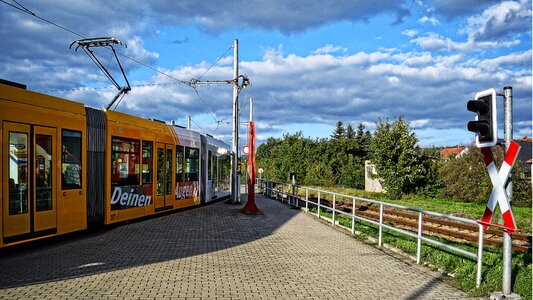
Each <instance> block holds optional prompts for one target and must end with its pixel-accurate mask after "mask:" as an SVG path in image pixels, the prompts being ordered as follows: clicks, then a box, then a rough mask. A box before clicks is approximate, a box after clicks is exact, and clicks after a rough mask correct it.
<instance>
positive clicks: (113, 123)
mask: <svg viewBox="0 0 533 300" xmlns="http://www.w3.org/2000/svg"><path fill="white" fill-rule="evenodd" d="M105 114H106V121H107V137H106V139H107V140H106V144H107V146H106V147H107V148H106V178H107V179H106V199H105V224H112V223H116V222H122V221H126V220H132V219H136V218H140V217H144V216H148V215H152V214H155V213H157V211H156V209H155V204H154V203H155V196H156V195H155V191H156V187H155V182H154V183H153V184H152V194H151V202H150V204H149V205H146V206H142V207H134V208H126V209H119V210H111V197H112V193H113V190H112V186H111V169H112V168H111V152H112V151H111V145H112V138H113V137H121V138H128V139H135V140H139V141H141V142H142V141H150V142H153V160H152V172H153V173H155V172H156V170H157V165H156V159H155V156H156V153H155V149H156V144H157V143H163V144H167V145H168V146H169V147H172V148H173V149H174V150H175V148H176V144H177V143H178V141H177V137H176V135H175V134H174V133H173V132H172V131H171V130H170V127H169V126H168V125H166V124H165V123H162V122H157V121H151V120H147V119H143V118H139V117H136V116H132V115H129V114H124V113H120V112H115V111H110V110H106V111H105ZM173 154H174V156H175V152H173ZM174 173H175V163H173V166H172V174H173V175H172V178H173V179H172V182H173V188H172V193H174V192H175V186H174V183H175V178H174V177H175V174H174ZM153 178H155V174H153ZM153 181H155V179H154V180H153ZM177 208H178V206H177V205H173V207H172V209H177Z"/></svg>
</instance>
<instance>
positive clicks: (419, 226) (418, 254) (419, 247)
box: [416, 213, 422, 264]
mask: <svg viewBox="0 0 533 300" xmlns="http://www.w3.org/2000/svg"><path fill="white" fill-rule="evenodd" d="M421 237H422V213H418V245H417V247H416V263H417V264H419V263H420V252H421V251H422V249H421V248H422V239H421Z"/></svg>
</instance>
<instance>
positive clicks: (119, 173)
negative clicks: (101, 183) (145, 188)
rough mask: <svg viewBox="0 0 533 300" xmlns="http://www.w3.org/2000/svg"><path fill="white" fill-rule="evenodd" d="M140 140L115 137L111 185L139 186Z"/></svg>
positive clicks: (112, 152) (112, 151)
mask: <svg viewBox="0 0 533 300" xmlns="http://www.w3.org/2000/svg"><path fill="white" fill-rule="evenodd" d="M139 146H140V142H139V140H133V139H127V138H121V137H113V138H112V146H111V185H114V186H123V185H138V184H139V182H140V173H141V172H140V158H141V157H140V147H139Z"/></svg>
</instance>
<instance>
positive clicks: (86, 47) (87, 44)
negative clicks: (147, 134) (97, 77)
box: [69, 37, 131, 109]
mask: <svg viewBox="0 0 533 300" xmlns="http://www.w3.org/2000/svg"><path fill="white" fill-rule="evenodd" d="M74 44H77V46H76V48H75V49H74V51H78V48H81V49H83V51H84V52H85V53H86V54H87V56H89V58H90V59H91V60H92V61H93V62H94V63H95V64H96V66H97V67H98V68H99V69H100V70H101V71H102V73H104V75H105V76H106V77H107V78H108V79H109V80H110V81H111V82H112V83H113V85H114V86H115V87H116V88H117V90H118V93H117V94H116V95H115V97H114V98H113V100H111V102H109V104H108V105H107V106H106V109H110V108H111V106H113V104H114V103H115V101H117V99H118V98H119V97H121V99H122V97H124V96H125V95H126V94H127V93H128V92H129V91H131V86H130V83H129V81H128V78H127V77H126V73H125V72H124V68H123V67H122V64H121V63H120V60H119V59H118V56H117V53H116V52H115V48H114V46H115V45H122V46H124V47H127V46H126V44H124V43H123V42H121V41H120V40H118V39H117V38H114V37H99V38H86V39H80V40H77V41H74V42H72V44H70V46H69V49H72V46H73V45H74ZM95 47H104V48H108V49H110V50H111V52H113V55H114V56H115V59H116V61H117V64H118V66H119V68H120V72H122V76H123V77H124V80H125V82H126V84H127V85H126V86H120V85H119V84H118V82H117V81H116V80H115V78H113V75H111V73H110V72H109V71H108V70H107V68H106V67H105V66H104V65H103V64H102V63H101V62H100V60H99V59H98V57H96V55H95V53H94V52H93V50H91V48H95Z"/></svg>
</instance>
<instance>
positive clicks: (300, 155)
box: [257, 117, 531, 206]
mask: <svg viewBox="0 0 533 300" xmlns="http://www.w3.org/2000/svg"><path fill="white" fill-rule="evenodd" d="M469 149H470V151H469V152H468V153H467V154H465V155H463V156H462V157H450V158H446V159H443V158H441V157H440V149H438V148H426V149H423V148H420V147H419V146H418V139H417V138H416V135H415V133H414V132H413V131H412V130H411V129H410V128H409V124H408V123H407V122H406V121H405V120H404V118H403V117H400V118H397V119H395V120H394V121H390V120H388V119H387V120H385V121H380V122H378V123H377V126H376V130H375V132H374V134H373V135H372V134H371V133H370V131H368V130H367V129H366V127H365V125H364V124H362V123H360V124H358V126H357V129H356V130H354V128H353V127H352V126H351V124H348V125H347V126H344V124H343V123H342V122H341V121H339V122H337V126H336V127H335V129H334V131H333V132H332V135H331V136H330V138H328V139H311V138H305V137H303V135H302V133H301V132H298V133H296V134H293V135H290V134H286V135H284V136H283V138H280V139H276V138H269V139H268V140H267V141H266V143H264V144H262V145H261V146H260V147H259V148H258V150H257V166H258V167H260V168H263V169H264V173H263V174H262V176H263V177H266V178H268V179H271V180H275V181H282V182H289V180H290V174H294V175H295V176H296V181H297V183H298V184H301V185H312V186H323V187H332V186H340V187H346V188H355V189H364V185H365V169H364V166H365V161H366V160H371V161H372V162H373V163H374V164H375V165H376V170H377V172H378V175H377V176H378V177H379V178H381V179H383V180H384V187H385V189H386V191H387V194H388V195H387V196H388V197H389V198H395V199H396V198H400V197H402V196H403V195H407V194H411V195H412V194H417V195H423V196H426V197H435V196H442V197H446V198H454V199H458V200H462V201H466V202H476V203H483V202H486V201H487V199H488V198H489V196H490V192H491V190H492V183H491V182H490V179H489V176H488V175H487V171H486V168H485V165H484V163H483V158H482V155H481V153H480V151H479V149H477V148H476V147H469ZM493 153H494V157H495V160H496V161H497V162H498V163H499V165H501V161H502V159H503V150H502V148H501V147H500V146H497V147H494V148H493ZM520 174H521V171H520V166H517V167H515V169H514V170H513V205H520V206H531V183H530V182H528V181H525V180H524V179H522V178H520Z"/></svg>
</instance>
